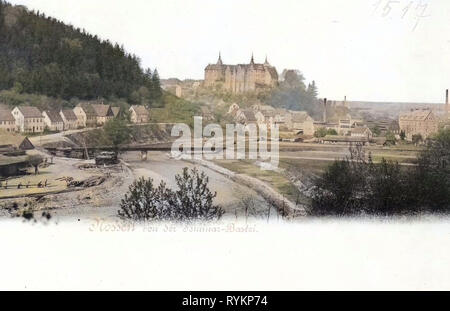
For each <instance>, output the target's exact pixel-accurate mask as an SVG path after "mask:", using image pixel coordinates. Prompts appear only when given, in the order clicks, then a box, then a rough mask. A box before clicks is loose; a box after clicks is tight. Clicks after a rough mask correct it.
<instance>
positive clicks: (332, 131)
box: [327, 129, 338, 136]
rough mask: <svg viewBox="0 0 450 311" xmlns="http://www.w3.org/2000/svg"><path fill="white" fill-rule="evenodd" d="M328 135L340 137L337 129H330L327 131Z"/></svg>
mask: <svg viewBox="0 0 450 311" xmlns="http://www.w3.org/2000/svg"><path fill="white" fill-rule="evenodd" d="M327 135H332V136H333V135H334V136H335V135H338V132H336V130H335V129H328V130H327Z"/></svg>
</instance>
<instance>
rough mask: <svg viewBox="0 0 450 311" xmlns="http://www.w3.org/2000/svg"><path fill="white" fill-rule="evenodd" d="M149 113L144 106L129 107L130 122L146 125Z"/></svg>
mask: <svg viewBox="0 0 450 311" xmlns="http://www.w3.org/2000/svg"><path fill="white" fill-rule="evenodd" d="M149 120H150V112H149V111H148V110H147V108H145V107H144V106H140V105H134V106H131V107H130V121H131V122H132V123H135V124H137V123H148V121H149Z"/></svg>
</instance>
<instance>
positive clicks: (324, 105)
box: [323, 98, 327, 123]
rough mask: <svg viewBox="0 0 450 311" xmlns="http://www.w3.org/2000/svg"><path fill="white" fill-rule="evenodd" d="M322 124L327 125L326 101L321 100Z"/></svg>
mask: <svg viewBox="0 0 450 311" xmlns="http://www.w3.org/2000/svg"><path fill="white" fill-rule="evenodd" d="M323 122H324V123H327V99H326V98H324V99H323Z"/></svg>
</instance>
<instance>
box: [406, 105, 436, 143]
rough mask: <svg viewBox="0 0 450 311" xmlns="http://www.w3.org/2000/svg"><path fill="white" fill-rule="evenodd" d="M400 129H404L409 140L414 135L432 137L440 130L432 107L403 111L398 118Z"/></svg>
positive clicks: (424, 137)
mask: <svg viewBox="0 0 450 311" xmlns="http://www.w3.org/2000/svg"><path fill="white" fill-rule="evenodd" d="M398 123H399V127H400V131H403V132H404V133H405V135H406V139H407V140H412V137H413V136H414V135H421V136H422V138H423V139H426V138H428V137H430V136H431V135H433V134H435V133H437V131H438V126H439V125H438V123H439V122H438V119H437V118H436V116H435V115H434V114H433V112H432V111H431V110H430V109H413V110H411V111H410V112H408V113H403V114H401V115H400V116H399V119H398Z"/></svg>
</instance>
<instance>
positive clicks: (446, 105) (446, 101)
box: [445, 89, 448, 110]
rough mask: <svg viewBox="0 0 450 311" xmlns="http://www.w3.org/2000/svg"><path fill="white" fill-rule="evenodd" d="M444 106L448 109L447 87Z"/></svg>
mask: <svg viewBox="0 0 450 311" xmlns="http://www.w3.org/2000/svg"><path fill="white" fill-rule="evenodd" d="M445 107H447V110H448V89H446V90H445Z"/></svg>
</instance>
